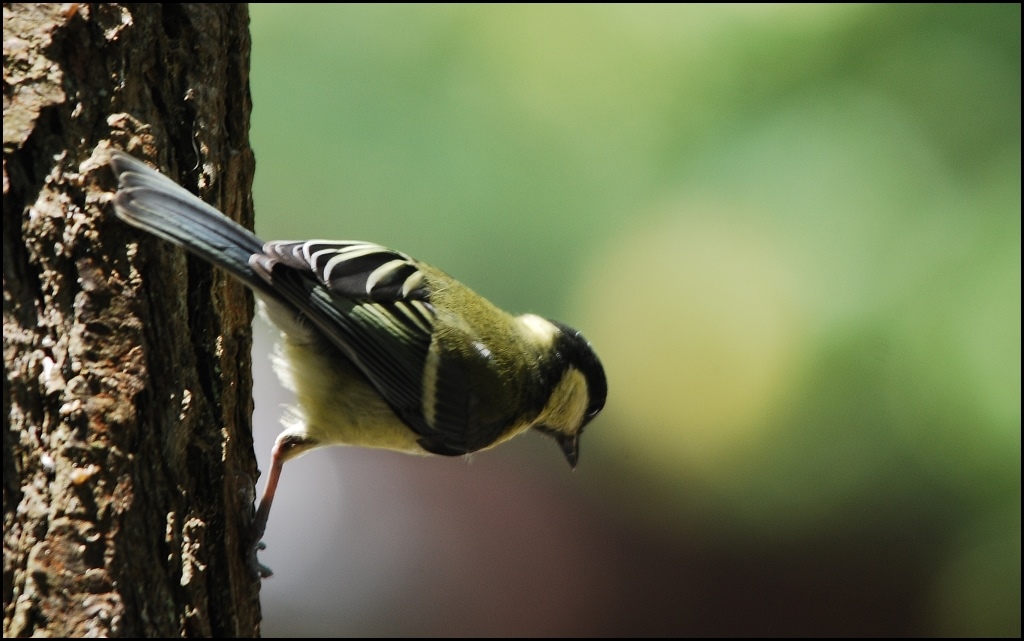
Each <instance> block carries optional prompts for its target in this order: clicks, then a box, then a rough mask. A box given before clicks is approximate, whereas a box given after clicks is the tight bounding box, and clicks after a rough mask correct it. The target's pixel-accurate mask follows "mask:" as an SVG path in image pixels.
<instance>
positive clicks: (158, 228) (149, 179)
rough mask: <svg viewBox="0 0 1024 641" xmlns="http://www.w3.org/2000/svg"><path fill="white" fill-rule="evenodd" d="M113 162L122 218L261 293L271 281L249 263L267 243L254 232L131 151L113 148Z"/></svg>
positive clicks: (115, 208) (119, 216)
mask: <svg viewBox="0 0 1024 641" xmlns="http://www.w3.org/2000/svg"><path fill="white" fill-rule="evenodd" d="M110 166H111V167H112V168H113V170H114V174H115V175H116V176H117V182H118V190H117V196H116V198H115V200H114V211H115V212H116V213H117V217H118V218H120V219H121V220H123V221H124V222H126V223H128V224H129V225H131V226H133V227H137V228H139V229H142V230H144V231H147V232H149V233H151V234H153V235H155V236H159V237H160V238H163V239H165V240H168V241H170V242H172V243H174V244H175V245H178V246H179V247H183V248H184V249H187V250H188V251H190V252H192V253H194V254H196V255H197V256H199V257H201V258H203V259H205V260H207V261H209V262H211V263H213V264H214V265H217V266H219V267H222V268H224V269H226V270H227V271H228V272H230V273H231V274H232V275H233V276H235V277H236V278H239V279H241V280H242V281H243V282H244V283H245V284H246V285H248V286H249V287H252V288H254V289H256V290H257V291H260V292H266V291H267V289H268V288H267V283H266V282H265V281H264V280H263V279H261V278H260V277H259V276H257V275H256V273H255V272H254V271H253V270H252V268H251V267H250V266H249V257H250V256H252V255H253V254H260V253H262V252H263V241H261V240H260V239H259V238H258V237H257V236H256V235H255V234H253V233H252V232H251V231H249V230H248V229H245V228H244V227H242V226H241V225H239V224H238V223H236V222H235V221H233V220H231V219H230V218H228V217H227V216H225V215H224V214H222V213H221V212H219V211H217V210H216V209H214V208H213V207H211V206H210V205H207V204H206V203H204V202H203V201H202V200H200V199H199V198H197V197H196V196H194V195H193V194H192V193H190V192H189V191H187V190H186V189H185V188H184V187H181V186H180V185H178V184H177V183H175V182H174V181H173V180H171V179H170V178H168V177H167V176H164V175H163V174H161V173H160V172H158V171H156V170H155V169H152V168H150V167H149V166H148V165H146V164H145V163H143V162H142V161H140V160H138V159H136V158H133V157H132V156H129V155H128V154H126V153H123V152H120V151H113V152H111V156H110Z"/></svg>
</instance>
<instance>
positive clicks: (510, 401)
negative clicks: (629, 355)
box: [110, 151, 608, 540]
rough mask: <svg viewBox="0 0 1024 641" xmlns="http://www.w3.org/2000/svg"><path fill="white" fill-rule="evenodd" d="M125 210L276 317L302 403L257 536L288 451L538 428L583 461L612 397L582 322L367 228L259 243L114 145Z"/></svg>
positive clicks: (434, 445) (464, 447)
mask: <svg viewBox="0 0 1024 641" xmlns="http://www.w3.org/2000/svg"><path fill="white" fill-rule="evenodd" d="M110 165H111V167H112V168H113V170H114V173H115V174H116V176H117V180H118V191H117V195H116V196H115V199H114V211H115V212H116V214H117V216H118V217H119V218H120V219H121V220H123V221H124V222H126V223H128V224H129V225H132V226H134V227H137V228H139V229H142V230H144V231H147V232H149V233H151V234H154V235H156V236H159V237H160V238H163V239H165V240H168V241H170V242H172V243H174V244H176V245H179V246H181V247H183V248H185V249H186V250H188V251H190V252H192V253H193V254H195V255H197V256H199V257H200V258H203V259H204V260H207V261H209V262H210V263H213V264H214V265H217V266H218V267H221V268H223V269H224V270H226V271H227V272H228V273H230V274H231V275H232V276H234V277H235V278H238V279H239V280H240V281H242V282H243V283H244V284H245V285H247V286H248V287H250V288H251V289H252V290H253V291H254V292H255V293H256V295H257V297H258V298H259V299H260V301H261V303H262V305H261V307H262V310H263V312H264V314H265V315H266V316H267V317H268V318H269V319H270V320H271V321H272V322H273V323H274V324H275V325H276V326H277V327H278V328H279V329H280V330H281V333H282V340H281V341H280V343H279V345H278V357H277V358H276V359H275V360H276V363H275V370H276V371H277V373H278V376H279V377H280V378H281V379H282V382H283V383H284V384H285V385H286V386H287V387H288V388H290V389H291V390H293V391H294V392H295V394H296V397H297V400H298V407H297V408H295V412H294V413H293V414H294V415H293V416H292V417H291V419H290V420H288V421H286V425H285V429H284V431H283V432H282V433H281V434H280V436H278V437H277V441H276V442H275V444H274V450H273V456H272V461H271V469H270V475H269V477H268V479H267V485H266V489H265V490H264V493H263V497H262V499H261V501H260V506H259V508H258V510H257V513H256V519H255V521H254V529H255V536H256V540H258V539H259V538H261V537H262V535H263V532H264V529H265V527H266V523H267V517H268V515H269V513H270V506H271V503H272V502H273V500H274V492H275V491H276V489H277V484H278V480H279V478H280V475H281V469H282V466H283V464H284V462H285V461H288V460H290V459H293V458H295V457H297V456H299V455H300V454H303V453H305V452H308V451H309V450H311V449H313V448H316V447H322V446H326V445H358V446H364V447H375V448H384V449H390V450H399V451H402V452H409V453H413V454H441V455H444V456H460V455H463V454H468V453H470V452H476V451H478V450H483V449H487V448H489V447H493V446H494V445H497V444H498V443H502V442H504V441H507V440H508V439H510V438H512V437H513V436H515V435H517V434H520V433H522V432H524V431H526V430H528V429H530V428H533V429H536V430H538V431H540V432H542V433H544V434H547V435H548V436H550V437H552V438H554V440H555V441H556V442H557V443H558V445H559V447H560V448H561V450H562V452H563V454H565V458H566V459H567V460H568V462H569V465H570V466H572V467H575V466H576V461H577V458H578V455H579V438H580V435H581V434H582V433H583V429H584V427H585V426H586V425H587V423H589V422H590V421H591V420H592V419H593V418H594V417H595V416H597V414H598V412H600V411H601V409H602V408H603V407H604V404H605V397H606V395H607V392H608V385H607V382H606V378H605V373H604V368H603V367H602V366H601V362H600V361H599V360H598V358H597V355H596V354H595V353H594V350H593V348H592V347H591V346H590V343H588V342H587V340H586V339H585V338H583V335H582V334H580V333H579V332H578V331H576V330H574V329H572V328H571V327H568V326H566V325H563V324H562V323H559V322H557V321H553V320H548V319H545V318H541V317H540V316H535V315H533V314H523V315H522V316H512V315H510V314H508V313H506V312H504V311H502V310H500V309H498V308H497V307H495V306H494V305H492V304H491V303H490V302H489V301H487V300H486V299H485V298H483V297H482V296H480V295H478V294H476V293H475V292H473V291H472V290H471V289H469V288H468V287H466V286H465V285H463V284H462V283H460V282H458V281H457V280H455V279H454V278H452V277H451V276H449V275H448V274H446V273H444V272H443V271H441V270H439V269H436V268H434V267H431V266H430V265H427V264H425V263H422V262H420V261H418V260H415V259H414V258H411V257H410V256H407V255H406V254H403V253H401V252H397V251H394V250H391V249H387V248H385V247H381V246H380V245H375V244H373V243H367V242H359V241H330V240H308V241H271V242H266V243H265V242H263V241H262V240H260V239H259V238H257V237H256V236H255V235H254V234H253V233H252V232H250V231H249V230H247V229H245V228H244V227H242V226H241V225H239V224H237V223H235V222H234V221H232V220H230V219H229V218H228V217H227V216H225V215H224V214H222V213H221V212H219V211H217V210H216V209H214V208H213V207H211V206H210V205H207V204H206V203H204V202H203V201H202V200H200V199H199V198H197V197H196V196H194V195H193V194H192V193H190V192H189V191H187V190H186V189H184V188H183V187H181V186H179V185H177V184H176V183H174V182H173V181H172V180H171V179H169V178H167V177H166V176H164V175H163V174H160V173H159V172H157V171H155V170H153V169H151V168H150V167H149V166H148V165H146V164H145V163H143V162H141V161H139V160H137V159H135V158H133V157H132V156H129V155H127V154H125V153H123V152H119V151H112V152H111V157H110Z"/></svg>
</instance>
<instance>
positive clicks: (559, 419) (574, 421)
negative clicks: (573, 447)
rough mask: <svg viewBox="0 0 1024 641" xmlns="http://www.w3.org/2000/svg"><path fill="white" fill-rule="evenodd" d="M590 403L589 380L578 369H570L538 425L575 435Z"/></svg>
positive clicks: (545, 408) (559, 383)
mask: <svg viewBox="0 0 1024 641" xmlns="http://www.w3.org/2000/svg"><path fill="white" fill-rule="evenodd" d="M588 401H589V398H588V394H587V379H586V378H584V376H583V374H581V373H580V371H579V370H578V369H576V368H575V367H570V368H569V369H568V370H567V371H566V372H565V375H564V376H563V377H562V380H561V381H559V382H558V386H557V387H555V391H554V392H553V393H552V394H551V398H550V399H548V403H547V405H545V406H544V410H543V411H541V413H540V416H538V417H537V421H536V423H538V424H544V425H547V426H548V427H549V428H551V429H552V430H554V431H556V432H561V433H564V434H575V433H576V431H577V430H578V429H579V426H580V425H581V424H582V423H583V418H584V415H585V414H586V411H587V403H588Z"/></svg>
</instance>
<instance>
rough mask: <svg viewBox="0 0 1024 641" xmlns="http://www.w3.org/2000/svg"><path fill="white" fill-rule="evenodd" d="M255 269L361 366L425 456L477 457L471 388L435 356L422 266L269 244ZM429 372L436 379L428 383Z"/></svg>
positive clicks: (353, 250) (354, 244)
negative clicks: (470, 439) (427, 395)
mask: <svg viewBox="0 0 1024 641" xmlns="http://www.w3.org/2000/svg"><path fill="white" fill-rule="evenodd" d="M252 262H254V263H255V266H254V269H255V271H256V272H257V273H259V274H260V275H261V276H262V277H263V278H264V279H266V280H267V281H268V282H271V283H272V285H273V287H274V289H275V290H277V291H280V292H282V293H283V294H284V295H285V296H286V297H287V298H288V299H289V300H290V301H291V302H292V303H293V304H294V305H295V306H296V307H297V308H298V309H299V310H301V311H302V313H303V314H305V315H306V316H308V317H309V319H310V320H311V321H312V322H313V323H314V324H315V325H316V326H317V327H318V329H320V331H321V332H322V333H323V334H324V335H325V336H326V337H327V338H328V339H330V341H331V342H332V343H334V344H335V345H336V346H337V347H338V348H339V349H341V350H342V352H343V353H344V354H345V355H346V356H348V357H349V358H350V359H351V360H352V361H353V362H354V363H355V364H356V366H357V367H359V369H360V370H361V371H362V372H363V373H364V374H365V375H366V376H367V378H368V379H369V380H370V382H371V383H372V384H373V385H374V387H375V388H376V389H377V391H378V392H380V394H381V396H383V397H384V399H385V400H386V401H387V403H388V405H390V406H391V408H392V409H393V410H394V411H395V413H396V414H397V415H398V416H399V417H400V418H401V419H402V420H403V421H404V422H405V423H406V424H407V425H409V427H411V428H412V429H413V431H415V432H416V433H417V434H419V435H420V437H421V438H420V444H421V445H422V446H423V448H424V449H426V450H428V451H430V452H434V453H436V454H444V455H449V456H454V455H460V454H465V453H466V452H467V451H470V449H469V446H468V444H467V443H466V434H467V430H468V427H469V426H468V415H469V414H468V413H469V402H468V397H469V387H468V385H467V381H466V380H465V376H464V374H463V373H462V371H461V369H460V368H459V367H457V366H454V367H453V366H444V367H441V366H440V364H439V363H437V360H438V359H437V355H436V351H435V352H432V351H431V339H432V337H433V334H434V321H435V312H434V307H433V306H432V305H431V303H430V296H431V292H430V290H429V286H428V283H427V279H426V277H425V275H424V273H423V272H422V271H421V270H420V269H419V267H418V266H417V264H416V261H414V260H413V259H412V258H410V257H409V256H407V255H405V254H403V253H401V252H397V251H394V250H391V249H387V248H385V247H381V246H380V245H374V244H372V243H365V242H359V241H326V240H310V241H273V242H268V243H266V244H265V245H264V247H263V254H262V255H258V256H257V257H256V258H254V259H253V261H252ZM435 350H436V347H435ZM428 360H431V361H432V362H431V363H429V364H428ZM428 367H431V368H433V369H434V371H435V374H436V375H432V376H431V377H430V378H431V380H430V381H429V382H426V381H425V375H424V372H425V371H426V370H427V369H428ZM425 382H426V384H428V385H430V387H431V388H432V389H431V391H432V392H433V396H434V398H433V399H431V400H430V401H429V404H430V405H431V407H430V408H429V409H428V410H425V408H424V401H423V397H424V394H423V390H424V385H425ZM428 414H429V416H428Z"/></svg>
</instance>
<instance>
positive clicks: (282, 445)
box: [252, 432, 317, 578]
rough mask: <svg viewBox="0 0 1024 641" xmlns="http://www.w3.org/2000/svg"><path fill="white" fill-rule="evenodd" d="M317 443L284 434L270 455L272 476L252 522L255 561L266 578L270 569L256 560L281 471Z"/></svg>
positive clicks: (269, 573)
mask: <svg viewBox="0 0 1024 641" xmlns="http://www.w3.org/2000/svg"><path fill="white" fill-rule="evenodd" d="M316 445H317V442H316V441H314V440H312V439H310V438H308V437H306V436H304V435H302V434H290V433H288V432H283V433H282V434H281V435H280V436H278V437H277V440H276V441H274V449H273V450H272V451H271V453H270V475H269V476H267V486H266V487H265V488H264V489H263V498H261V499H260V506H259V507H258V508H257V509H256V518H255V519H253V522H252V533H253V537H252V540H253V560H254V562H255V564H256V570H257V572H259V575H260V576H261V577H263V578H266V577H268V576H270V575H272V574H273V572H271V571H270V568H268V567H267V566H265V565H263V564H262V563H260V562H259V561H258V560H256V553H257V552H259V551H260V550H262V549H264V548H265V547H266V546H265V545H263V540H262V539H263V534H264V533H265V532H266V531H267V519H268V518H269V517H270V506H271V505H272V504H273V503H274V494H275V493H276V492H277V482H278V481H280V480H281V469H282V468H283V467H284V463H285V461H287V460H289V459H293V458H295V457H296V456H298V455H299V454H302V453H303V452H306V451H308V450H310V449H312V448H314V447H316Z"/></svg>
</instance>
